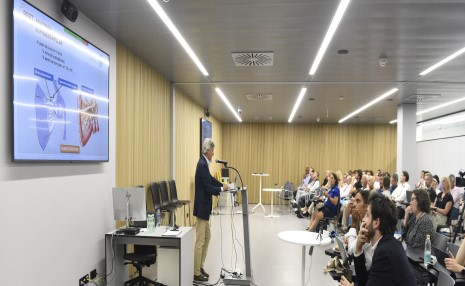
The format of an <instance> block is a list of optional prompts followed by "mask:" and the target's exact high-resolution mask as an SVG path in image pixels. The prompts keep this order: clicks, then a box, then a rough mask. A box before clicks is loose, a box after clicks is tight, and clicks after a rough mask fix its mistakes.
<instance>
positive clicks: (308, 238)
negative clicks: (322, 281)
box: [278, 230, 331, 286]
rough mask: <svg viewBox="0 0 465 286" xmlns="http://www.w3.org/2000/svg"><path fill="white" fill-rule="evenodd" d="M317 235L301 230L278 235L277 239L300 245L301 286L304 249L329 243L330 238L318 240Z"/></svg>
mask: <svg viewBox="0 0 465 286" xmlns="http://www.w3.org/2000/svg"><path fill="white" fill-rule="evenodd" d="M317 235H318V233H316V232H309V231H302V230H290V231H283V232H280V233H278V237H279V238H280V239H282V240H284V241H286V242H289V243H293V244H299V245H302V273H301V274H302V286H304V285H305V247H306V246H307V245H309V246H315V245H328V244H330V243H331V238H329V237H325V238H323V239H321V240H320V238H318V239H317Z"/></svg>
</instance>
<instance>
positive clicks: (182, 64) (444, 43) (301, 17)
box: [72, 0, 465, 123]
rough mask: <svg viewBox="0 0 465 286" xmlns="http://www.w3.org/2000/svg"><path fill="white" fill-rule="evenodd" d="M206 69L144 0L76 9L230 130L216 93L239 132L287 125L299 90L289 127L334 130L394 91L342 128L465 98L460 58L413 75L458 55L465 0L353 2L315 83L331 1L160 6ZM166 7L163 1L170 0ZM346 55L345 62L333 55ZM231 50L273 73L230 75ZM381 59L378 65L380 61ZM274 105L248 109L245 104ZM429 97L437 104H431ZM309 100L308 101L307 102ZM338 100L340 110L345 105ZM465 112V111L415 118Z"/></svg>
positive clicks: (105, 0) (82, 2)
mask: <svg viewBox="0 0 465 286" xmlns="http://www.w3.org/2000/svg"><path fill="white" fill-rule="evenodd" d="M158 1H159V3H160V4H161V6H162V7H163V9H164V10H165V11H166V13H167V14H168V15H169V17H170V18H171V19H172V21H173V23H174V24H175V25H176V26H177V28H178V29H179V31H180V32H181V33H182V35H183V36H184V38H185V39H186V40H187V42H188V43H189V44H190V45H191V47H192V49H193V50H194V52H195V53H196V54H197V56H198V57H199V59H200V61H201V62H202V63H203V65H204V66H205V68H206V69H207V71H208V72H209V74H210V75H209V76H208V77H204V76H203V75H202V74H201V72H200V71H199V70H198V69H197V67H196V66H195V64H194V63H193V62H192V61H191V59H190V58H189V57H188V56H187V54H186V53H185V52H184V50H183V49H182V48H181V47H180V45H179V44H178V42H177V41H176V40H175V39H174V37H173V36H172V35H171V33H170V32H169V31H168V29H167V28H166V26H165V25H164V24H163V23H162V22H161V20H160V19H159V17H158V16H157V15H156V14H155V12H154V11H153V10H152V8H151V6H150V5H149V4H148V2H147V1H145V0H131V1H129V0H99V1H95V0H79V1H78V0H74V1H72V2H73V4H74V5H75V6H76V7H77V8H78V9H79V10H80V13H83V14H85V15H86V16H87V17H89V18H90V19H92V20H93V21H94V22H95V23H96V24H97V25H99V26H100V27H102V28H103V29H104V30H106V31H107V32H108V33H110V34H111V35H113V36H114V37H115V38H116V39H117V40H118V41H120V42H121V43H123V44H124V45H125V46H127V47H128V48H129V49H130V50H132V51H133V52H134V53H135V54H136V55H138V56H139V57H141V58H142V59H144V60H145V61H146V62H147V63H149V64H150V65H152V66H153V67H154V68H155V69H156V70H158V71H159V72H160V73H162V74H163V75H164V76H166V77H167V78H168V80H169V81H171V82H173V83H174V84H175V85H176V86H177V87H178V88H180V89H182V90H183V91H184V92H185V93H186V94H187V95H188V96H190V97H192V98H193V99H194V100H195V101H196V102H198V103H199V104H200V105H201V106H203V107H204V108H208V109H209V111H210V113H211V114H213V115H214V116H215V117H217V118H218V119H219V120H221V121H224V122H237V120H236V118H235V117H234V116H233V115H232V114H231V112H230V111H229V110H228V109H227V107H226V106H225V105H224V103H223V102H222V101H221V99H220V98H219V97H218V96H217V94H216V93H215V91H214V87H216V86H218V87H220V88H221V89H222V91H223V92H224V93H225V94H226V96H227V97H228V98H229V100H230V101H231V103H232V105H233V106H234V108H237V107H240V108H241V109H242V111H243V112H242V114H241V117H242V119H243V121H244V122H261V121H259V120H256V119H255V117H256V116H264V117H272V118H273V119H272V121H271V122H280V123H281V122H287V120H288V118H289V115H290V113H291V111H292V108H293V106H294V103H295V101H296V99H297V96H298V93H299V92H300V90H301V88H302V87H307V88H308V91H307V93H306V95H305V97H304V100H303V101H302V104H301V106H300V108H299V109H298V111H297V113H296V116H295V119H294V121H293V122H294V123H312V122H316V118H317V117H319V118H320V119H321V120H320V123H335V122H337V121H338V120H340V119H341V118H343V117H345V116H346V115H348V114H349V113H351V112H353V111H354V110H356V109H357V108H359V107H361V106H362V105H363V104H365V103H367V102H368V101H371V100H373V99H375V98H376V97H378V96H379V95H381V94H383V93H385V92H387V91H388V90H390V89H392V88H394V87H397V88H399V89H400V90H399V92H397V93H395V94H393V95H392V96H390V97H388V98H387V99H386V100H383V101H381V102H379V103H377V104H376V105H374V106H372V107H371V108H369V109H368V110H366V111H364V112H362V113H360V114H358V115H356V117H353V118H351V119H349V120H347V121H346V122H344V123H387V122H389V121H391V120H393V119H395V118H396V116H397V106H398V105H399V104H402V103H405V102H410V103H415V102H416V97H417V96H416V95H417V94H421V95H424V100H423V101H421V103H419V104H417V110H418V111H420V110H423V109H426V108H430V107H432V106H434V105H438V104H441V103H445V102H448V101H451V100H454V99H458V98H462V97H465V54H464V55H461V56H460V57H458V58H456V59H455V60H454V61H453V62H449V63H448V64H446V65H444V66H442V67H440V68H439V69H437V70H435V71H433V72H432V73H430V74H428V75H426V76H423V77H420V76H419V73H420V72H421V71H423V70H424V69H426V68H428V67H429V66H431V65H433V64H435V63H436V62H438V61H440V60H442V59H443V58H445V57H447V56H449V55H451V54H452V53H454V52H456V51H458V50H460V49H462V48H463V47H465V0H464V1H459V0H456V1H431V0H417V1H414V0H352V1H351V3H350V4H349V7H348V9H347V12H346V14H345V15H344V17H343V19H342V22H341V24H340V26H339V28H338V29H337V31H336V34H335V36H334V38H333V40H332V42H331V43H330V45H329V48H328V50H327V52H326V54H325V56H324V57H323V60H322V62H321V65H320V67H319V68H318V70H317V72H316V74H315V75H314V76H313V77H311V76H309V75H308V72H309V70H310V67H311V64H312V62H313V60H314V58H315V56H316V53H317V51H318V49H319V47H320V45H321V42H322V41H323V38H324V36H325V34H326V31H327V28H328V26H329V24H330V22H331V19H332V17H333V15H334V13H335V11H336V9H337V6H338V4H339V1H338V0H319V1H311V0H247V1H245V0H169V1H167V2H164V1H161V0H158ZM165 1H166V0H165ZM340 49H347V50H348V51H349V52H348V54H346V55H339V54H338V53H337V51H338V50H340ZM233 52H273V61H274V65H273V66H271V67H257V66H250V67H236V66H235V64H234V62H233V58H232V56H231V53H233ZM380 56H385V57H386V58H387V60H388V62H387V65H386V66H385V67H383V68H382V67H380V66H379V64H378V59H379V58H380ZM249 93H259V94H268V93H271V94H272V95H273V100H271V101H255V102H253V101H248V100H247V98H246V94H249ZM429 95H433V96H429ZM310 98H312V99H313V100H309V99H310ZM341 98H342V99H343V100H342V101H341V100H340V99H341ZM461 110H465V102H464V103H460V104H455V105H453V106H450V107H448V108H445V109H442V110H438V111H435V112H431V113H427V114H424V115H421V116H418V117H417V120H418V121H423V120H426V119H430V118H434V117H438V116H441V115H444V114H449V113H454V112H457V111H461Z"/></svg>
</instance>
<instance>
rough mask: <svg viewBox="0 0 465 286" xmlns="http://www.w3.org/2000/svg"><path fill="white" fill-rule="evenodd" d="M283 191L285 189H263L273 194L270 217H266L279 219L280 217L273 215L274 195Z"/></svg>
mask: <svg viewBox="0 0 465 286" xmlns="http://www.w3.org/2000/svg"><path fill="white" fill-rule="evenodd" d="M282 190H283V189H263V191H264V192H271V213H270V215H267V216H265V217H269V218H275V217H279V215H273V197H274V194H273V193H280V192H281V191H282Z"/></svg>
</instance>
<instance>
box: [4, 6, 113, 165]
mask: <svg viewBox="0 0 465 286" xmlns="http://www.w3.org/2000/svg"><path fill="white" fill-rule="evenodd" d="M13 16H14V24H13V26H14V28H13V29H14V41H13V45H14V46H13V58H14V60H13V61H14V69H13V81H14V96H13V114H14V118H13V130H14V155H13V159H14V160H40V161H43V160H53V161H108V136H109V134H108V124H109V117H108V116H109V100H108V99H109V97H108V94H109V60H110V59H109V56H108V54H106V53H104V52H103V51H101V50H100V49H98V48H97V47H95V46H93V45H92V44H90V43H89V42H87V41H86V40H85V39H83V38H81V37H80V36H79V35H77V34H75V33H73V32H72V31H71V30H69V29H67V28H66V27H64V26H62V25H61V24H59V23H58V22H56V21H55V20H53V19H51V18H50V17H49V16H47V15H46V14H44V13H42V12H41V11H40V10H38V9H36V8H35V7H34V6H32V5H30V4H29V3H27V2H25V1H20V0H15V1H14V10H13Z"/></svg>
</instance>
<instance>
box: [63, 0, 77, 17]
mask: <svg viewBox="0 0 465 286" xmlns="http://www.w3.org/2000/svg"><path fill="white" fill-rule="evenodd" d="M61 13H63V15H65V17H66V19H68V20H70V21H71V22H76V19H77V17H78V14H79V11H78V9H77V8H76V6H74V5H73V4H72V3H71V2H69V1H68V0H63V4H61Z"/></svg>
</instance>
